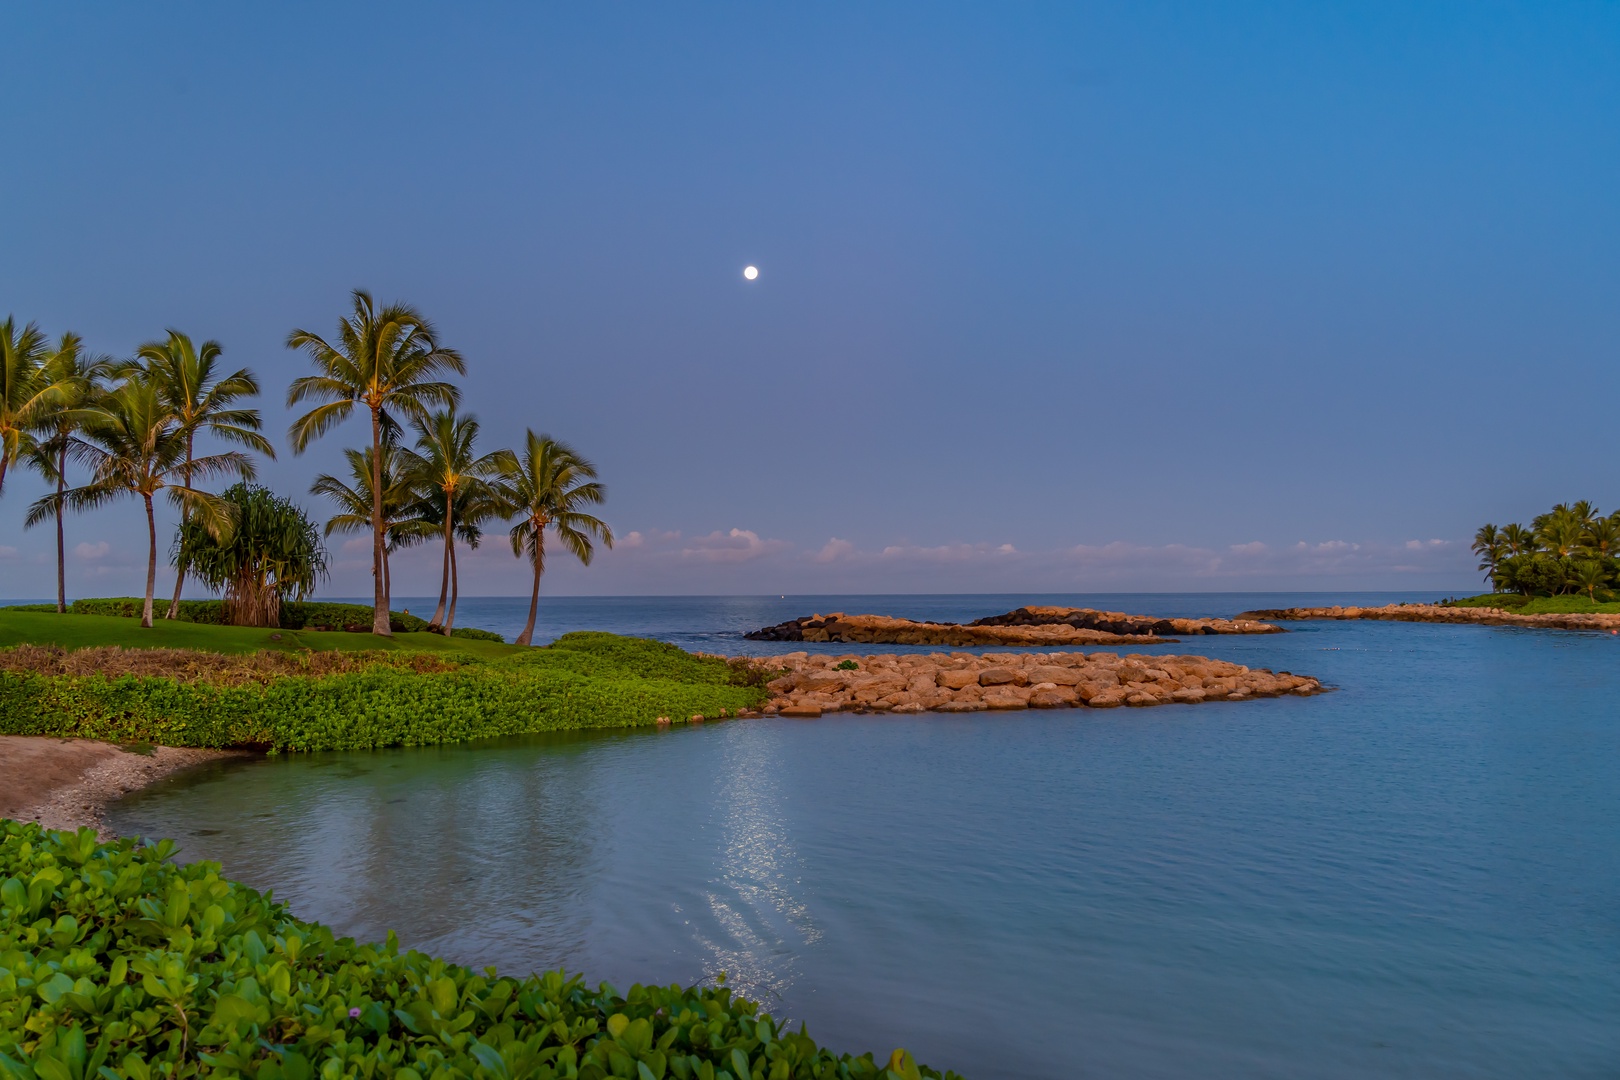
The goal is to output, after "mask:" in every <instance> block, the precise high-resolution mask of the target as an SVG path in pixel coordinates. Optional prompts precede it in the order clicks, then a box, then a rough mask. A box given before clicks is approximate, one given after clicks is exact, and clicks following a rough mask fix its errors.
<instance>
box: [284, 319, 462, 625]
mask: <svg viewBox="0 0 1620 1080" xmlns="http://www.w3.org/2000/svg"><path fill="white" fill-rule="evenodd" d="M353 299H354V313H353V314H352V315H350V316H347V317H345V318H343V319H340V320H339V321H338V337H337V344H336V345H333V344H330V343H328V342H327V341H326V340H325V339H324V338H322V337H320V336H319V335H318V334H312V333H310V332H309V331H307V330H294V331H293V332H292V333H291V334H289V335H288V336H287V347H288V348H290V349H302V350H304V351H305V352H307V353H308V354H309V355H310V358H311V359H312V360H313V361H314V363H315V368H316V370H317V371H319V372H320V374H318V375H306V376H304V377H303V378H301V379H295V380H294V381H293V384H292V386H290V387H289V388H288V389H287V404H288V405H289V406H292V405H296V404H298V403H299V402H301V401H318V402H321V403H322V404H320V405H317V406H316V407H315V408H314V409H311V410H310V411H309V412H307V413H305V414H304V415H303V416H301V417H299V418H298V419H297V420H296V421H294V422H293V425H292V427H291V428H290V429H288V432H287V434H288V438H289V439H290V440H291V441H292V446H293V452H294V453H299V454H301V453H303V452H304V449H305V448H306V447H307V446H309V444H310V443H311V442H313V441H314V440H315V439H317V438H319V437H320V436H322V435H324V434H325V433H326V432H327V431H329V430H331V429H332V428H333V427H335V426H336V425H337V424H339V423H341V422H342V421H344V420H345V419H347V418H348V417H349V415H350V414H351V413H353V412H354V408H355V405H356V404H359V405H363V406H364V407H365V408H366V409H367V410H368V411H369V412H370V414H371V450H372V455H373V456H372V462H371V464H372V468H373V470H380V469H381V467H382V445H383V436H384V432H385V430H386V429H387V428H388V426H389V425H391V424H394V423H397V417H400V416H403V417H404V418H406V419H409V420H415V419H418V418H421V417H424V416H426V415H427V413H428V410H429V409H430V408H431V407H432V406H435V405H437V406H440V407H443V408H454V407H455V406H456V405H457V404H458V403H459V402H460V399H461V395H460V393H459V392H458V391H457V390H456V388H455V387H454V386H451V385H450V384H449V383H447V382H442V381H440V377H441V376H442V375H444V374H446V373H448V372H455V373H456V374H458V375H465V374H466V373H467V366H466V364H465V363H464V362H463V361H462V359H461V355H460V354H459V353H457V352H456V351H455V350H454V349H447V348H444V347H443V346H441V345H439V343H438V341H437V336H436V335H435V334H434V331H433V326H432V324H431V323H429V322H428V321H427V319H426V318H424V317H423V316H422V314H421V313H420V312H418V311H417V310H416V309H415V308H413V307H410V306H408V305H405V304H390V305H388V306H387V307H384V308H382V309H381V310H380V311H379V310H378V309H377V307H376V305H375V304H374V303H373V302H372V299H371V294H370V293H368V292H366V291H365V290H363V289H356V290H354V294H353ZM382 493H383V483H382V475H381V473H380V472H377V471H374V472H373V475H372V478H371V494H372V503H371V574H372V600H373V604H372V616H371V632H372V633H374V634H381V635H383V636H385V637H386V636H388V635H389V634H390V633H391V631H390V630H389V627H388V594H387V592H386V589H385V580H384V571H385V566H384V560H385V558H386V552H385V551H384V546H385V542H386V541H385V537H384V531H385V530H384V525H383V506H382Z"/></svg>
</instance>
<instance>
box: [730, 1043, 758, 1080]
mask: <svg viewBox="0 0 1620 1080" xmlns="http://www.w3.org/2000/svg"><path fill="white" fill-rule="evenodd" d="M731 1068H732V1071H733V1072H735V1073H736V1074H737V1080H748V1078H749V1077H750V1076H752V1075H753V1071H752V1070H751V1069H749V1068H748V1055H747V1054H745V1053H743V1052H742V1051H741V1050H733V1051H732V1052H731Z"/></svg>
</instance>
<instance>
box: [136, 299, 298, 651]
mask: <svg viewBox="0 0 1620 1080" xmlns="http://www.w3.org/2000/svg"><path fill="white" fill-rule="evenodd" d="M223 353H224V350H223V349H222V348H220V344H219V342H217V341H205V342H203V343H202V347H201V348H198V347H197V346H195V345H193V344H192V343H191V338H189V337H187V336H186V335H185V334H182V333H181V332H180V331H178V330H170V331H169V336H168V338H167V340H164V341H149V342H147V343H146V344H145V345H142V346H141V347H140V348H139V349H138V350H136V353H135V355H136V356H137V357H139V358H140V359H141V360H144V361H146V370H147V372H149V373H150V375H151V378H152V380H153V381H154V382H155V383H156V384H157V387H158V393H159V394H160V395H161V396H162V398H163V401H164V404H166V405H167V406H168V407H169V409H170V410H171V411H173V413H174V416H175V422H176V423H177V424H178V425H179V427H180V432H181V434H183V435H184V436H185V440H186V458H185V461H184V462H183V463H182V464H181V466H180V484H181V486H182V487H184V488H187V489H189V488H190V487H191V472H192V469H191V462H192V458H193V457H194V456H195V444H196V440H197V435H198V433H199V432H207V433H208V434H210V435H213V436H215V437H216V438H220V439H223V440H225V441H226V442H232V443H236V444H237V445H238V446H245V447H247V448H248V449H249V450H252V451H255V452H257V453H260V454H263V455H265V456H266V457H269V458H274V457H275V456H276V450H275V447H273V446H271V445H270V440H268V439H266V438H265V437H264V436H263V435H260V434H259V429H260V428H261V427H263V426H264V421H263V420H261V419H260V418H259V410H258V409H244V408H240V407H238V406H237V402H238V401H239V400H240V399H242V398H245V397H256V396H257V395H258V393H259V381H258V380H257V379H256V378H254V376H253V372H251V371H249V370H248V369H247V368H239V369H238V370H236V371H234V372H232V373H231V374H229V375H224V376H221V375H220V374H219V373H218V372H217V370H216V369H217V367H218V366H219V358H220V356H221V355H222V354H223ZM181 515H182V517H181V528H184V527H185V521H186V519H187V518H189V516H190V511H189V510H187V509H185V508H184V507H182V508H181ZM188 561H189V560H188V559H187V558H186V554H185V551H184V550H182V552H181V555H180V561H179V563H177V564H176V566H175V575H174V599H173V600H171V601H170V602H169V613H168V615H167V618H170V619H172V618H174V617H175V616H176V615H178V614H180V590H181V589H183V588H184V587H185V584H186V565H187V562H188Z"/></svg>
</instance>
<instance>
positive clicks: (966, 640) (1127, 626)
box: [743, 607, 1282, 648]
mask: <svg viewBox="0 0 1620 1080" xmlns="http://www.w3.org/2000/svg"><path fill="white" fill-rule="evenodd" d="M1281 631H1282V628H1281V627H1278V626H1272V625H1270V624H1269V623H1264V622H1258V621H1255V620H1251V619H1155V618H1152V617H1150V616H1147V615H1127V614H1125V613H1124V612H1119V611H1094V610H1092V609H1091V608H1065V607H1021V608H1018V609H1017V610H1014V611H1009V612H1007V613H1006V614H1005V615H991V616H988V617H986V618H983V619H975V620H974V621H973V622H971V623H934V622H916V621H913V620H911V619H896V618H892V617H890V616H887V615H846V614H844V613H843V612H841V611H838V612H834V613H833V614H831V615H807V616H804V617H803V618H798V619H790V620H788V621H787V622H785V623H778V624H777V625H775V626H767V627H764V628H763V629H760V630H755V631H753V632H752V633H749V634H745V635H743V636H744V637H746V638H748V639H749V640H750V641H815V642H844V641H847V642H854V643H859V644H862V645H946V646H950V647H954V648H960V647H963V646H972V645H1033V646H1036V647H1042V646H1045V647H1052V646H1073V645H1146V644H1157V643H1162V642H1174V641H1176V638H1175V637H1173V636H1171V635H1176V634H1180V635H1196V634H1275V633H1280V632H1281Z"/></svg>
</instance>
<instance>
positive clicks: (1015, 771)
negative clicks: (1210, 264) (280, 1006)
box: [109, 594, 1620, 1078]
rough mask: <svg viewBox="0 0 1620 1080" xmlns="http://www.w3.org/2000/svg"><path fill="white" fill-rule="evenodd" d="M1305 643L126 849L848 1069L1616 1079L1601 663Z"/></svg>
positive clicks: (762, 726)
mask: <svg viewBox="0 0 1620 1080" xmlns="http://www.w3.org/2000/svg"><path fill="white" fill-rule="evenodd" d="M1425 598H1428V597H1418V596H1413V597H1397V596H1391V597H1382V598H1380V597H1377V596H1372V595H1368V594H1344V595H1340V596H1333V597H1325V596H1314V595H1304V594H1294V595H1290V596H1286V597H1284V596H1278V595H1271V596H1260V597H1256V596H1254V595H1246V596H1238V595H1203V596H1179V597H1178V596H1164V595H1156V596H1149V597H1121V596H1093V597H1071V596H1065V597H1035V596H1029V595H1020V596H1016V597H842V598H828V597H815V598H805V597H787V598H769V599H768V600H767V599H754V598H718V599H709V598H667V599H639V598H614V599H589V600H586V599H573V600H567V599H557V600H549V601H546V602H544V603H543V605H542V610H543V611H544V612H545V613H546V620H547V621H545V622H543V624H542V630H543V631H544V632H545V633H546V636H554V635H555V634H556V633H560V632H563V631H565V630H568V629H579V628H587V627H588V628H593V629H607V630H614V631H617V632H622V633H647V634H649V635H651V636H657V637H662V638H664V639H666V640H671V641H674V642H675V643H676V644H680V645H682V646H683V647H685V648H699V649H705V650H707V651H716V652H741V651H747V652H755V653H759V652H765V651H772V650H773V649H774V650H775V651H785V650H786V649H787V648H790V647H791V646H781V647H773V646H771V645H769V644H766V643H753V642H743V641H741V640H740V634H741V632H742V631H743V630H747V629H753V628H754V627H757V626H763V625H768V624H770V623H774V622H780V621H782V620H784V619H786V618H789V617H792V616H796V615H802V614H809V613H811V612H812V611H822V612H826V611H833V610H845V611H849V612H851V613H853V612H856V611H879V612H882V613H885V614H896V615H905V616H909V617H913V618H972V617H975V616H978V615H985V614H993V613H996V612H1000V611H1005V610H1008V609H1010V608H1011V607H1015V606H1017V605H1018V604H1021V603H1034V602H1051V603H1065V604H1074V605H1076V606H1091V607H1104V608H1111V609H1115V610H1125V611H1131V612H1140V613H1144V614H1171V613H1174V614H1185V615H1217V616H1229V615H1231V614H1235V613H1236V612H1238V611H1241V610H1244V609H1246V608H1253V607H1281V606H1305V605H1320V604H1329V603H1346V604H1348V603H1359V604H1371V603H1383V602H1387V601H1388V600H1393V599H1425ZM524 604H525V602H524V601H511V600H487V601H481V600H468V599H464V600H463V601H462V610H461V613H460V616H459V621H460V622H462V623H463V624H466V625H478V626H487V627H490V628H492V629H496V630H504V629H507V628H506V627H505V626H504V625H502V623H501V620H502V619H504V618H508V617H515V618H516V619H517V620H518V622H519V624H521V618H522V612H521V609H522V608H523V606H524ZM396 606H397V605H396ZM410 606H411V607H412V609H413V610H416V606H417V605H416V604H415V603H414V602H412V603H411V605H410ZM428 606H429V607H431V605H428ZM508 607H510V608H512V611H513V612H515V613H516V614H515V615H512V613H509V612H507V611H506V608H508ZM1292 629H1293V631H1294V632H1292V633H1289V634H1283V635H1273V636H1266V637H1260V638H1226V637H1221V638H1216V637H1201V638H1196V639H1188V640H1187V641H1186V642H1184V643H1183V644H1182V645H1179V646H1161V647H1159V648H1160V649H1161V650H1169V651H1178V652H1197V653H1201V654H1206V655H1210V656H1215V657H1219V658H1222V659H1229V660H1234V661H1237V662H1240V663H1246V664H1251V665H1254V666H1265V667H1272V668H1279V669H1286V670H1290V671H1296V672H1299V673H1302V674H1309V675H1316V676H1319V677H1321V678H1322V679H1323V681H1324V682H1326V683H1328V684H1330V685H1332V686H1335V687H1337V690H1336V691H1335V692H1334V693H1331V694H1327V695H1323V696H1320V697H1314V698H1282V699H1276V700H1266V701H1250V702H1242V703H1215V704H1206V705H1202V706H1200V707H1198V708H1196V709H1188V708H1175V707H1169V708H1163V709H1151V710H1126V709H1116V710H1107V711H1105V712H1092V711H1089V710H1078V711H1070V710H1059V711H1053V712H1028V713H1011V714H965V715H956V716H929V715H923V716H913V717H898V716H855V715H837V716H830V717H825V718H823V719H821V720H815V721H792V720H777V719H760V720H745V721H732V722H726V723H711V724H706V725H702V726H693V727H688V728H677V729H675V730H666V731H640V730H638V731H628V732H588V733H565V734H560V735H551V736H544V737H529V738H523V739H517V740H503V741H500V742H494V743H485V744H478V745H470V746H459V747H443V748H429V749H416V750H390V751H379V752H371V753H344V754H320V755H310V756H285V757H280V758H269V759H261V760H255V761H249V762H245V763H244V762H235V763H225V764H222V765H219V766H214V767H210V768H208V769H205V770H204V771H202V772H199V773H196V774H191V775H188V776H185V777H182V778H179V779H176V780H174V781H171V782H168V783H165V784H162V785H160V786H158V787H156V788H152V789H149V790H147V791H144V792H141V793H138V794H136V795H134V796H132V797H130V798H129V799H126V800H125V801H124V802H123V803H121V804H119V805H118V806H117V807H115V808H114V810H113V812H112V814H111V815H110V817H109V823H110V824H111V826H112V827H113V828H114V829H116V830H117V831H119V832H121V833H125V834H131V833H140V834H145V835H152V836H159V835H162V836H172V837H174V838H176V839H177V840H179V841H180V842H181V844H182V846H183V848H184V852H183V854H182V858H208V859H215V860H218V861H220V862H222V863H223V864H224V865H225V869H226V870H227V872H229V873H230V874H231V875H233V876H236V877H239V878H241V879H242V880H244V881H246V882H248V883H250V884H254V885H257V886H260V887H273V888H274V889H275V892H276V895H277V896H278V897H280V898H282V899H285V900H289V901H291V902H292V903H293V905H294V908H295V910H296V911H297V912H298V913H299V914H300V915H302V916H304V917H308V918H314V919H319V920H321V921H324V922H327V923H329V924H331V925H333V926H334V927H335V928H337V929H338V930H339V931H340V932H343V933H347V934H353V935H357V936H362V937H367V938H377V937H380V936H381V935H382V934H383V933H384V932H385V931H386V930H388V929H390V928H392V929H395V930H397V931H398V932H399V934H400V937H401V939H402V941H403V942H404V944H406V945H407V946H411V947H416V948H422V949H425V950H429V951H433V952H436V953H440V954H442V955H446V956H448V957H451V958H453V959H456V960H459V961H462V962H465V963H469V964H475V965H485V964H496V965H499V966H500V967H501V968H502V969H503V970H505V971H510V972H517V971H523V970H532V969H537V968H547V967H556V966H564V967H567V968H568V969H570V970H571V971H576V970H577V971H584V972H585V973H586V975H587V976H588V977H589V978H590V979H592V980H599V979H605V980H608V981H611V982H613V983H615V984H616V985H619V986H621V988H622V987H623V986H624V985H625V984H627V983H629V982H631V981H637V980H640V981H661V982H682V983H686V982H693V981H698V980H702V979H707V978H712V977H715V976H717V975H718V974H719V973H720V972H722V971H724V972H725V973H726V974H727V976H728V978H729V979H730V980H731V982H732V983H733V985H736V986H738V987H739V988H740V989H742V990H743V991H744V992H746V993H747V994H749V995H751V996H755V997H757V998H759V999H760V1000H762V1001H763V1002H764V1003H765V1004H766V1006H767V1008H769V1009H770V1010H771V1011H773V1012H776V1013H777V1014H779V1015H785V1016H789V1017H792V1018H794V1019H795V1020H804V1021H806V1022H807V1023H808V1024H809V1026H810V1030H811V1033H812V1034H813V1035H815V1036H816V1037H817V1038H818V1040H820V1041H822V1042H825V1043H827V1044H829V1045H831V1046H833V1047H836V1048H840V1049H857V1050H860V1049H873V1050H877V1051H880V1052H883V1053H886V1052H887V1050H888V1049H890V1048H892V1047H893V1046H896V1045H905V1046H907V1047H908V1048H910V1049H911V1050H913V1051H914V1052H915V1053H916V1054H917V1056H918V1057H919V1059H921V1060H925V1061H928V1062H930V1063H931V1064H934V1065H935V1066H937V1067H942V1068H944V1067H948V1068H953V1069H956V1070H957V1071H959V1072H961V1073H963V1074H964V1075H966V1076H968V1077H970V1078H983V1077H996V1076H1013V1075H1017V1076H1029V1077H1053V1078H1056V1077H1072V1076H1098V1077H1102V1076H1108V1077H1167V1078H1168V1077H1192V1076H1198V1077H1212V1076H1213V1077H1322V1078H1339V1077H1362V1076H1367V1075H1382V1076H1410V1077H1419V1076H1422V1077H1432V1076H1468V1077H1504V1078H1506V1077H1538V1076H1546V1077H1582V1076H1593V1077H1596V1076H1611V1075H1613V1072H1614V1067H1615V1063H1616V1062H1617V1061H1620V708H1617V707H1616V706H1617V703H1620V638H1615V637H1611V636H1608V635H1598V634H1590V633H1579V632H1564V631H1531V630H1520V629H1510V628H1495V627H1478V626H1436V625H1412V624H1389V623H1300V624H1293V626H1292ZM538 639H539V635H537V640H538ZM882 650H883V651H896V647H894V646H884V647H882ZM828 651H838V652H845V651H853V649H852V647H851V646H842V645H840V646H830V647H828ZM923 651H927V650H923ZM1121 651H1147V650H1121Z"/></svg>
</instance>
